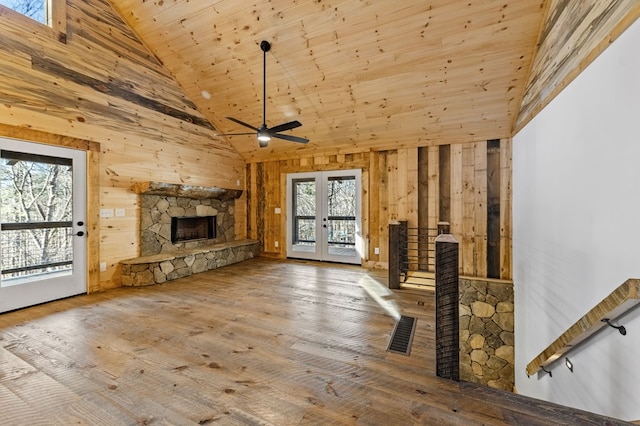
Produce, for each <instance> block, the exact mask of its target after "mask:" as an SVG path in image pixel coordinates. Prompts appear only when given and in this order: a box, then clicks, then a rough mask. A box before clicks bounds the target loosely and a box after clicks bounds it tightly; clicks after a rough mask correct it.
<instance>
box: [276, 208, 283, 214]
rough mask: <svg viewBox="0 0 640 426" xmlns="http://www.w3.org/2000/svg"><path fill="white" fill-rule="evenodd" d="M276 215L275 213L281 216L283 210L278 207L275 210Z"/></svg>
mask: <svg viewBox="0 0 640 426" xmlns="http://www.w3.org/2000/svg"><path fill="white" fill-rule="evenodd" d="M274 213H275V214H280V213H282V209H281V208H280V207H276V208H275V209H274Z"/></svg>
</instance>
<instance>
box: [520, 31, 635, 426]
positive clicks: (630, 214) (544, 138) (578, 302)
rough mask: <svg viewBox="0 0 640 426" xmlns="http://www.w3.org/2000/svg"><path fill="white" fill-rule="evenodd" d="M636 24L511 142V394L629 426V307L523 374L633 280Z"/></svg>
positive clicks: (632, 413) (632, 364) (632, 416)
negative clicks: (616, 326)
mask: <svg viewBox="0 0 640 426" xmlns="http://www.w3.org/2000/svg"><path fill="white" fill-rule="evenodd" d="M638 46H640V21H637V22H636V23H635V24H633V25H632V26H631V27H630V28H629V29H628V30H627V31H626V32H625V33H624V34H622V35H621V36H620V37H619V38H618V39H617V40H616V41H615V42H614V43H613V44H612V45H611V46H610V47H609V48H607V50H605V52H603V53H602V54H601V55H600V56H599V57H598V58H597V59H596V60H595V61H594V62H593V63H592V64H591V65H590V66H589V67H588V68H587V69H586V70H585V71H584V72H583V73H582V74H580V75H579V76H578V78H577V79H576V80H575V81H574V82H572V83H571V84H570V85H569V87H567V88H566V89H565V90H564V91H563V92H562V93H561V94H560V95H559V96H558V97H557V98H556V99H554V100H553V101H552V102H551V103H550V104H549V105H548V106H547V107H546V108H545V109H544V110H543V111H542V112H541V113H540V114H539V115H538V116H537V117H536V118H535V119H534V120H532V122H531V123H529V124H528V125H527V126H526V127H525V128H524V129H523V130H522V131H521V132H519V133H518V134H517V135H516V136H515V137H514V144H513V227H514V231H513V262H514V283H515V315H516V318H515V319H516V324H515V332H516V334H515V335H516V387H517V389H518V392H519V393H521V394H524V395H528V396H532V397H535V398H539V399H544V400H548V401H552V402H556V403H559V404H563V405H568V406H572V407H576V408H580V409H584V410H588V411H592V412H596V413H600V414H605V415H608V416H612V417H617V418H621V419H624V420H638V419H640V393H638V389H640V364H639V360H640V308H638V309H635V310H633V311H631V312H629V313H628V314H626V315H624V316H623V317H621V318H620V319H619V322H620V323H621V324H623V325H625V327H626V328H627V336H624V337H623V336H621V335H620V334H619V333H618V332H617V331H616V330H613V329H606V330H603V331H602V332H601V333H599V334H597V335H596V336H594V337H593V338H592V339H590V340H589V341H587V342H586V343H584V344H583V345H581V346H578V347H577V348H575V349H574V350H573V351H571V352H570V353H569V354H568V356H569V358H570V359H571V361H572V362H573V364H574V373H571V372H570V371H569V369H568V368H566V367H565V365H564V358H563V359H562V362H557V363H556V364H554V365H553V366H552V371H553V377H552V378H551V377H549V376H548V375H546V374H544V373H543V375H535V376H532V377H531V378H527V376H526V372H525V366H526V365H527V364H528V363H529V362H530V361H531V360H532V359H533V358H534V357H536V356H537V355H538V354H539V353H540V352H541V351H542V350H543V349H544V348H545V347H546V346H547V345H548V344H550V343H551V342H552V341H554V340H555V339H556V338H557V337H558V336H559V335H560V334H561V333H563V332H564V331H565V330H566V329H567V328H568V327H569V326H570V325H572V324H573V323H574V322H575V321H576V320H577V319H579V318H580V317H581V316H583V315H584V314H585V313H586V312H587V311H588V310H589V309H591V308H592V307H593V306H595V305H596V304H597V303H599V302H600V301H601V300H602V299H603V298H604V297H605V296H607V295H608V294H609V293H611V291H613V290H614V289H615V288H616V287H617V286H618V285H620V284H621V283H623V282H624V281H625V280H626V279H627V278H640V47H638Z"/></svg>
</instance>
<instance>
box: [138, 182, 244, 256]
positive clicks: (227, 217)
mask: <svg viewBox="0 0 640 426" xmlns="http://www.w3.org/2000/svg"><path fill="white" fill-rule="evenodd" d="M134 190H136V192H138V193H139V194H140V232H141V235H140V255H141V256H149V255H154V254H158V253H172V252H176V251H180V250H185V249H193V248H197V247H202V246H205V245H211V244H219V243H226V242H231V241H233V240H234V236H235V235H234V234H235V229H234V223H235V216H234V214H235V209H234V205H235V199H236V198H237V197H238V196H239V195H240V194H241V193H242V191H240V190H224V189H220V188H203V187H193V186H187V185H175V184H164V183H158V182H149V183H146V184H145V185H144V186H142V187H137V188H134ZM206 217H214V219H213V220H212V221H211V222H209V223H210V224H212V225H213V226H214V228H213V229H212V230H211V232H207V236H206V237H204V236H200V237H199V238H195V239H193V240H191V241H177V240H176V238H175V237H176V236H175V225H176V223H177V220H178V219H187V218H192V219H194V220H195V221H197V222H199V223H200V225H202V224H203V223H204V222H203V221H204V220H206V219H204V218H206ZM198 218H203V219H202V220H199V221H198ZM172 222H173V225H174V228H173V230H172ZM187 222H189V220H188V219H187ZM192 224H193V223H192ZM179 239H180V238H179ZM182 240H184V238H182Z"/></svg>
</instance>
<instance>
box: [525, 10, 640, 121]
mask: <svg viewBox="0 0 640 426" xmlns="http://www.w3.org/2000/svg"><path fill="white" fill-rule="evenodd" d="M639 17H640V2H639V1H637V0H629V1H620V0H581V1H567V0H549V1H548V2H547V11H546V17H545V20H544V25H543V26H542V28H541V30H540V35H539V36H538V43H537V50H536V54H535V56H534V60H533V63H532V65H531V70H530V72H529V80H528V83H527V85H526V89H525V92H524V96H523V99H522V103H521V106H520V113H519V114H518V116H517V119H516V122H515V132H517V131H519V130H520V129H522V128H523V127H524V126H525V125H526V124H527V123H528V122H529V121H530V120H531V119H532V118H533V117H535V115H536V114H537V113H538V112H540V111H541V110H542V109H543V108H544V107H545V106H546V105H547V104H548V103H549V102H551V100H552V99H553V98H555V97H556V95H558V93H560V92H561V91H562V90H563V89H564V88H565V87H567V85H568V84H569V83H570V82H571V81H572V80H573V79H574V78H575V77H576V76H577V75H578V74H580V72H582V70H584V69H585V68H586V67H587V66H588V65H589V64H590V63H591V62H592V61H593V60H594V59H595V58H596V57H597V56H598V55H599V54H600V53H602V51H604V49H606V48H607V46H609V44H611V43H612V42H613V41H614V40H615V39H616V38H617V37H618V36H619V35H620V34H622V33H623V32H624V30H625V29H627V28H628V27H629V25H631V24H632V23H633V22H635V21H636V19H638V18H639Z"/></svg>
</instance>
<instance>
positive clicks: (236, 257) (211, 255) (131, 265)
mask: <svg viewBox="0 0 640 426" xmlns="http://www.w3.org/2000/svg"><path fill="white" fill-rule="evenodd" d="M259 254H260V246H259V242H258V241H256V240H238V241H232V242H228V243H220V244H212V245H209V246H202V247H198V248H193V249H185V250H180V251H176V252H170V253H159V254H154V255H151V256H141V257H135V258H133V259H126V260H122V261H120V264H121V265H122V285H123V286H135V287H138V286H146V285H152V284H160V283H163V282H165V281H170V280H175V279H178V278H183V277H187V276H189V275H192V274H197V273H200V272H204V271H208V270H210V269H216V268H220V267H222V266H226V265H231V264H233V263H238V262H242V261H243V260H247V259H252V258H254V257H258V255H259Z"/></svg>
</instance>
